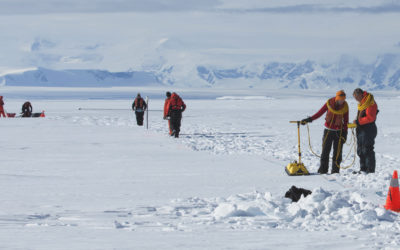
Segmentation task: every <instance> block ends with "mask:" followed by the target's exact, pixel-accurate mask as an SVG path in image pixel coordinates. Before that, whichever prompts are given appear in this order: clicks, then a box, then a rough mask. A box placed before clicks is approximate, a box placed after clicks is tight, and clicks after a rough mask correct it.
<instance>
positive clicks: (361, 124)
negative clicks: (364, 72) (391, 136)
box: [301, 88, 379, 174]
mask: <svg viewBox="0 0 400 250" xmlns="http://www.w3.org/2000/svg"><path fill="white" fill-rule="evenodd" d="M353 97H354V99H355V100H357V102H358V107H357V110H358V111H357V117H356V119H355V120H354V121H353V123H355V124H356V125H357V128H356V136H357V155H358V156H359V158H360V171H358V172H355V173H361V172H364V173H374V172H375V152H374V145H375V138H376V135H377V127H376V124H375V121H376V116H377V114H378V112H379V110H378V105H377V103H376V102H375V99H374V96H373V95H372V94H370V93H368V92H367V91H364V90H362V89H360V88H356V89H355V90H354V92H353ZM324 113H326V116H325V129H324V133H323V137H322V154H321V162H320V167H319V169H318V173H320V174H326V173H328V169H329V155H330V152H331V148H332V146H333V157H332V169H331V173H339V171H340V164H341V162H342V148H343V144H344V143H345V142H346V140H347V130H348V124H349V106H348V104H347V102H346V93H345V92H344V91H343V90H340V91H338V92H337V93H336V96H335V97H332V98H330V99H328V100H327V102H326V103H325V104H324V105H323V106H322V108H321V109H320V110H319V111H318V112H317V113H315V114H314V115H313V116H311V117H308V118H306V119H303V120H302V121H301V123H302V124H303V125H304V124H307V123H310V122H312V121H314V120H316V119H318V118H319V117H321V116H322V115H323V114H324Z"/></svg>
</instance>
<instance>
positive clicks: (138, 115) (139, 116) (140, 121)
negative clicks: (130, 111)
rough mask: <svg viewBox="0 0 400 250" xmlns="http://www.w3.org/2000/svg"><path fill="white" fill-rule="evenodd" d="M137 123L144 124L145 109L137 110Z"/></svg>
mask: <svg viewBox="0 0 400 250" xmlns="http://www.w3.org/2000/svg"><path fill="white" fill-rule="evenodd" d="M135 115H136V122H137V125H139V126H143V117H144V111H141V112H140V111H135Z"/></svg>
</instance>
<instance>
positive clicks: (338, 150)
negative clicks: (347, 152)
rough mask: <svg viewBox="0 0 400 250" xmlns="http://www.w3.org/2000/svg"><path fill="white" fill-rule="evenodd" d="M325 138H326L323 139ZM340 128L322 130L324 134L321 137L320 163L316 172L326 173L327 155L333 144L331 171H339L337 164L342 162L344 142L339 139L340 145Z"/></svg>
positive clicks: (327, 167) (327, 166)
mask: <svg viewBox="0 0 400 250" xmlns="http://www.w3.org/2000/svg"><path fill="white" fill-rule="evenodd" d="M325 138H326V139H325ZM339 142H340V130H338V131H333V130H328V129H325V130H324V135H323V137H322V154H321V163H320V166H319V169H318V173H320V174H326V173H328V169H329V155H330V153H331V148H332V146H333V157H332V170H331V173H332V174H334V173H339V170H340V168H339V166H340V163H341V162H342V148H343V144H344V142H343V141H341V142H340V145H339Z"/></svg>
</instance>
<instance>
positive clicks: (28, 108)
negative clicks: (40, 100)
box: [0, 96, 33, 117]
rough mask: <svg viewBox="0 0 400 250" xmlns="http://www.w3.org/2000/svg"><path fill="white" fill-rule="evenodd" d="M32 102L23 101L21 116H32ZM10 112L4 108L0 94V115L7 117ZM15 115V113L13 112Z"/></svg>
mask: <svg viewBox="0 0 400 250" xmlns="http://www.w3.org/2000/svg"><path fill="white" fill-rule="evenodd" d="M32 111H33V108H32V104H31V103H30V102H25V103H24V104H22V109H21V117H32ZM9 115H10V114H8V113H6V112H5V110H4V100H3V96H0V117H8V116H9ZM13 115H15V113H14V114H13Z"/></svg>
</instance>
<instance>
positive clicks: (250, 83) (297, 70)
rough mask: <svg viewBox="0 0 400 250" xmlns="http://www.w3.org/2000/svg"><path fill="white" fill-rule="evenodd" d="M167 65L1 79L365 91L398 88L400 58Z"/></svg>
mask: <svg viewBox="0 0 400 250" xmlns="http://www.w3.org/2000/svg"><path fill="white" fill-rule="evenodd" d="M182 69H183V67H182V66H181V65H171V64H170V63H168V62H167V61H166V62H164V64H163V65H161V66H154V67H153V68H151V67H150V68H147V69H146V70H142V71H140V70H139V71H127V72H109V71H105V70H50V69H45V68H37V69H35V70H28V71H25V72H19V73H12V74H6V75H3V83H4V84H5V85H6V86H62V87H66V86H71V87H72V86H80V87H89V86H92V87H110V86H163V85H164V86H176V87H187V88H190V87H200V88H201V87H212V88H227V87H229V88H232V87H234V88H267V89H281V88H290V89H321V88H346V87H349V88H350V87H357V86H360V87H363V88H366V89H373V90H383V89H396V90H400V55H397V54H384V55H381V56H379V57H378V58H377V59H376V60H375V61H374V62H372V63H362V62H360V61H359V60H358V59H356V58H354V57H351V56H342V57H341V58H340V59H339V60H338V61H337V62H334V63H330V64H326V63H319V62H316V61H311V60H307V61H303V62H269V63H255V64H249V65H242V66H236V67H221V66H218V65H202V64H197V65H196V64H193V65H190V66H189V69H188V67H185V71H183V70H182Z"/></svg>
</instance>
